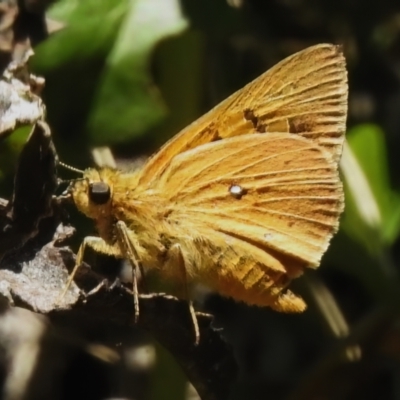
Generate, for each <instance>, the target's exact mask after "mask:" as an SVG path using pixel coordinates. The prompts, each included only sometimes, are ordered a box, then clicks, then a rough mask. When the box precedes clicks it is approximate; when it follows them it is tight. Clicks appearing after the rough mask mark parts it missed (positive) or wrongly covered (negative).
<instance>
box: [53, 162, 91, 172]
mask: <svg viewBox="0 0 400 400" xmlns="http://www.w3.org/2000/svg"><path fill="white" fill-rule="evenodd" d="M58 165H60V166H61V167H64V168H65V169H69V170H70V171H73V172H77V173H78V174H81V175H83V174H84V173H85V171H82V170H81V169H78V168H75V167H71V166H70V165H68V164H64V163H63V162H61V161H59V162H58Z"/></svg>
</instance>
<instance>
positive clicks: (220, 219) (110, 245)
mask: <svg viewBox="0 0 400 400" xmlns="http://www.w3.org/2000/svg"><path fill="white" fill-rule="evenodd" d="M347 91H348V89H347V73H346V66H345V59H344V57H343V54H342V51H341V48H340V47H338V46H334V45H330V44H320V45H317V46H313V47H310V48H308V49H305V50H304V51H301V52H299V53H297V54H294V55H292V56H291V57H288V58H286V59H285V60H283V61H281V62H280V63H279V64H277V65H275V66H274V67H273V68H271V69H270V70H269V71H267V72H266V73H264V74H263V75H261V76H260V77H258V78H257V79H256V80H254V81H253V82H251V83H249V84H248V85H247V86H245V87H244V88H243V89H241V90H239V91H238V92H236V93H234V94H233V95H231V96H230V97H228V98H227V99H226V100H225V101H223V102H222V103H221V104H219V105H218V106H216V107H215V108H214V109H212V110H211V111H210V112H208V113H207V114H205V115H204V116H203V117H201V118H200V119H198V120H197V121H196V122H194V123H193V124H191V125H190V126H188V127H187V128H186V129H184V130H183V131H182V132H180V133H179V134H178V135H176V136H175V137H174V138H172V139H171V140H170V141H169V142H168V143H166V144H165V145H164V147H162V148H161V150H160V151H159V152H158V153H156V154H155V155H154V156H153V157H152V158H150V160H149V161H148V162H147V164H145V166H144V167H143V168H142V169H141V170H139V171H135V172H130V173H125V172H121V171H117V170H113V169H109V168H101V169H88V170H86V171H85V173H84V179H80V180H77V181H76V182H75V183H74V184H73V186H72V187H71V194H72V198H73V200H74V202H75V204H76V206H77V207H78V209H79V210H80V211H81V212H83V213H84V214H86V215H87V216H88V217H90V218H93V219H94V220H95V223H96V226H97V230H98V233H99V237H87V238H85V239H84V242H83V244H82V246H81V247H80V250H79V252H78V256H77V264H76V267H75V270H76V268H77V267H78V266H79V265H80V264H81V262H82V258H83V254H84V250H85V248H86V246H90V247H92V248H93V249H94V250H96V251H98V252H101V253H106V254H109V255H114V256H116V257H120V258H126V259H129V260H130V262H131V263H132V265H133V267H134V268H135V269H136V268H141V267H142V268H143V269H145V270H146V269H156V270H158V271H159V272H160V273H161V274H162V276H164V277H166V278H170V279H173V280H175V281H178V282H182V283H183V284H184V285H186V283H187V282H201V283H205V284H207V285H208V286H210V287H211V288H213V289H214V290H216V291H217V292H218V293H220V294H221V295H223V296H228V297H232V298H233V299H236V300H239V301H243V302H245V303H248V304H254V305H258V306H270V307H272V308H273V309H275V310H278V311H287V312H300V311H303V310H304V309H305V307H306V306H305V303H304V302H303V300H302V299H301V298H300V297H298V296H296V295H294V294H293V293H291V292H290V291H289V290H287V286H288V284H289V282H290V281H291V280H292V279H293V278H296V277H298V276H299V275H301V274H302V272H303V270H304V268H305V267H313V268H315V267H318V265H319V263H320V260H321V257H322V255H323V254H324V252H325V251H326V249H327V247H328V245H329V241H330V240H331V238H332V235H333V234H334V233H335V232H336V231H337V229H338V221H339V217H340V214H341V212H342V210H343V189H342V184H341V182H340V179H339V172H338V161H339V158H340V155H341V151H342V145H343V141H344V133H345V128H346V114H347ZM75 270H74V271H73V273H72V274H71V278H70V280H72V277H73V275H74V273H75ZM136 296H137V292H136ZM136 306H137V298H136ZM136 312H137V313H138V309H136ZM136 315H137V314H136Z"/></svg>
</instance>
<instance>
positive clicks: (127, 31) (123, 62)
mask: <svg viewBox="0 0 400 400" xmlns="http://www.w3.org/2000/svg"><path fill="white" fill-rule="evenodd" d="M51 15H52V16H53V17H56V18H58V19H63V20H64V21H66V23H67V28H65V30H63V31H61V32H59V33H58V34H56V35H54V36H53V37H51V38H50V39H49V40H48V41H46V42H45V43H44V44H43V45H41V46H39V47H38V49H37V52H36V59H35V62H34V67H35V70H36V71H37V72H38V73H41V74H44V75H45V76H46V80H47V81H46V86H47V92H46V100H47V104H48V113H49V118H50V120H51V121H50V122H52V124H53V126H54V125H55V126H56V130H57V131H64V133H66V132H68V131H70V132H73V134H75V135H76V134H77V132H78V133H79V134H80V133H81V132H86V133H87V135H88V136H87V138H88V139H89V141H90V143H91V144H92V145H100V144H112V143H120V142H123V141H126V140H129V139H132V138H133V137H135V136H137V135H140V134H142V133H144V132H145V131H146V130H147V129H149V128H150V127H151V126H154V125H155V124H157V123H158V122H159V121H160V120H161V118H162V117H163V116H164V115H165V114H166V108H165V106H164V104H163V101H162V99H161V96H160V93H159V92H158V90H157V88H156V87H155V85H154V84H153V82H152V79H151V77H150V72H149V61H150V59H151V55H152V52H153V50H154V48H155V46H156V45H157V43H159V42H160V40H162V39H164V38H166V37H168V36H170V35H174V34H178V33H179V32H181V31H182V30H183V29H184V28H185V27H186V21H185V19H184V18H183V17H182V14H181V11H180V7H179V2H178V0H130V1H128V0H123V1H117V2H116V1H114V0H104V1H101V2H99V1H97V0H86V1H85V2H77V1H75V0H74V1H73V0H63V1H61V2H59V3H57V4H56V6H55V8H53V10H52V12H51Z"/></svg>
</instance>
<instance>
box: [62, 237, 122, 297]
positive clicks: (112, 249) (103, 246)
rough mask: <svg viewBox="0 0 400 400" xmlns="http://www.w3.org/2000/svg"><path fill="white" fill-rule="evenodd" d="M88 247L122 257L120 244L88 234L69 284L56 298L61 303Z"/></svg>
mask: <svg viewBox="0 0 400 400" xmlns="http://www.w3.org/2000/svg"><path fill="white" fill-rule="evenodd" d="M87 247H91V248H92V249H93V250H95V251H97V252H98V253H102V254H107V255H111V256H116V257H121V251H120V249H119V247H118V246H113V245H110V244H108V243H107V242H105V241H104V240H103V239H102V238H99V237H97V236H86V237H85V238H84V239H83V242H82V244H81V246H80V247H79V250H78V254H77V255H76V260H75V266H74V269H73V270H72V272H71V274H70V275H69V278H68V281H67V284H66V285H65V287H64V290H63V291H62V292H61V294H60V296H59V297H58V299H57V300H56V303H60V302H61V300H62V299H63V298H64V296H65V295H66V293H67V292H68V289H69V288H70V286H71V284H72V281H73V280H74V277H75V274H76V272H77V271H78V269H79V267H80V266H81V265H82V261H83V256H84V254H85V250H86V248H87Z"/></svg>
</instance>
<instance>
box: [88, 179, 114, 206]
mask: <svg viewBox="0 0 400 400" xmlns="http://www.w3.org/2000/svg"><path fill="white" fill-rule="evenodd" d="M110 197H111V191H110V186H108V185H107V183H104V182H94V183H91V184H90V185H89V199H90V200H91V201H92V202H93V203H95V204H98V205H102V204H106V203H107V202H108V200H110Z"/></svg>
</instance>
